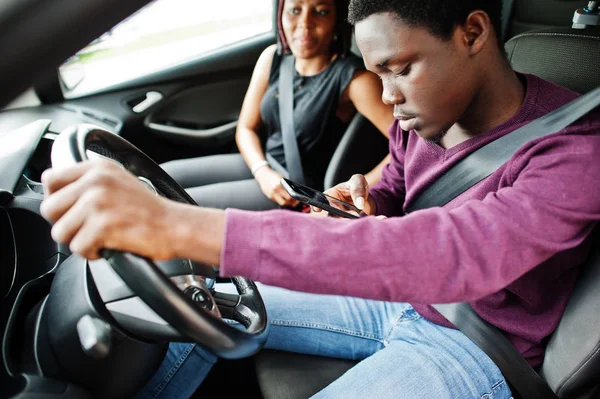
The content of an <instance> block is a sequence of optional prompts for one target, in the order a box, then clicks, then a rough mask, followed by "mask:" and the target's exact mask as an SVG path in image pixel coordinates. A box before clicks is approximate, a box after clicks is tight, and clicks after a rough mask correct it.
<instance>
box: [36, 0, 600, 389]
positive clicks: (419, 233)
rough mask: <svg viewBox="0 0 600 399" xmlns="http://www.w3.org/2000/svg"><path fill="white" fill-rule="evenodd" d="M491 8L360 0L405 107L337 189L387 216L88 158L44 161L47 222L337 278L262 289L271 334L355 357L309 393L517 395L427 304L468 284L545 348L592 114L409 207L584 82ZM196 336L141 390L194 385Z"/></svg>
mask: <svg viewBox="0 0 600 399" xmlns="http://www.w3.org/2000/svg"><path fill="white" fill-rule="evenodd" d="M500 8H501V2H500V1H499V0H497V1H489V0H471V1H464V0H431V1H423V0H395V1H387V0H352V2H351V5H350V12H349V19H350V22H351V23H353V24H355V28H356V39H357V43H358V46H359V48H360V50H361V52H362V54H363V56H364V60H365V64H366V66H367V68H368V69H369V70H371V71H373V72H375V73H376V74H378V75H379V76H380V78H381V79H382V82H383V87H384V93H383V101H384V102H386V103H388V104H393V106H394V115H395V117H396V119H397V121H395V122H394V124H393V125H392V127H391V129H390V153H391V162H390V164H389V166H388V167H386V169H385V171H384V173H383V178H382V181H381V182H380V183H379V184H378V185H376V186H375V187H373V188H371V189H370V190H368V188H367V187H366V183H365V181H364V178H363V177H362V176H354V177H353V178H352V179H351V180H350V182H348V183H344V184H341V185H339V186H337V187H335V188H334V189H332V190H331V191H330V194H332V195H336V196H338V197H339V198H342V199H346V200H353V201H354V203H355V204H356V205H357V206H359V208H361V209H363V210H364V212H365V213H366V214H367V215H384V216H387V219H384V220H378V219H377V218H375V217H364V218H361V219H360V220H356V221H349V220H339V219H333V218H312V217H309V216H306V215H302V214H297V213H292V212H286V211H270V212H264V213H252V212H244V211H237V210H228V211H226V212H222V211H217V210H210V209H204V208H194V207H190V206H186V205H181V204H175V203H172V202H169V201H168V200H166V199H163V198H157V197H153V196H152V195H150V194H148V193H146V191H145V190H146V189H145V188H143V187H141V185H138V184H134V183H133V182H134V181H135V179H134V178H133V177H132V176H130V175H128V174H127V173H126V172H124V171H121V170H120V169H119V168H118V167H113V166H111V165H108V164H92V163H85V164H79V165H77V166H75V167H73V168H70V169H68V170H61V171H49V172H47V173H45V174H44V176H43V181H44V184H45V187H46V190H47V193H48V194H49V197H48V198H47V199H46V201H45V202H44V203H43V205H42V212H43V214H44V215H45V217H47V218H48V219H50V220H52V221H56V223H55V225H54V227H53V230H52V234H53V237H54V238H55V239H56V240H57V241H61V242H70V245H71V249H72V250H73V251H75V252H78V253H81V254H82V255H84V256H86V257H88V258H91V259H93V258H97V257H98V250H99V249H101V248H114V249H120V250H125V251H130V252H134V253H138V254H141V255H144V256H147V257H149V258H152V259H166V258H171V257H179V258H193V259H195V260H198V261H201V262H206V263H212V264H220V267H221V273H222V274H223V275H244V276H246V277H249V278H252V279H254V280H257V281H261V282H263V283H266V284H271V285H278V286H281V287H284V288H289V289H293V290H295V291H302V292H309V293H314V294H334V295H341V296H333V295H314V294H313V295H309V294H303V293H300V292H292V291H287V290H282V289H278V288H272V287H262V289H261V293H262V295H263V297H264V299H265V303H266V306H267V310H268V312H269V318H270V321H271V323H272V328H271V334H270V337H269V340H268V342H267V346H268V347H272V348H278V349H283V350H290V351H296V352H304V353H311V354H321V355H325V356H334V357H344V358H351V359H357V360H362V361H361V362H360V363H359V364H358V365H357V366H355V367H354V368H353V369H351V370H350V371H349V372H347V373H346V374H344V376H342V377H341V378H340V379H338V380H337V381H335V382H334V383H333V384H331V385H330V386H328V387H327V388H325V389H324V390H323V391H321V392H320V393H319V394H317V397H361V396H362V397H377V398H388V397H389V398H392V397H393V398H399V397H407V398H414V397H444V398H446V397H447V398H459V397H460V398H466V397H494V398H509V397H510V396H511V393H510V389H509V387H508V386H507V383H506V381H505V380H504V377H503V376H502V374H501V373H500V371H499V370H498V368H497V367H496V366H495V365H494V364H493V362H492V361H491V360H490V359H489V358H488V357H487V356H486V355H485V354H484V353H483V352H482V351H481V350H480V349H479V348H477V347H476V346H475V345H474V344H473V343H471V342H470V341H469V340H468V339H467V338H466V337H465V336H464V335H463V334H462V333H461V332H460V331H457V330H455V329H453V328H452V325H451V324H450V323H448V321H447V320H445V319H444V318H443V317H442V316H441V315H440V314H438V313H437V312H436V311H435V310H434V309H433V308H431V307H430V306H428V305H427V304H431V303H443V302H458V301H469V302H470V303H471V304H472V306H473V308H474V309H475V310H476V311H477V313H479V315H481V316H482V317H483V318H484V319H486V320H487V321H488V322H490V323H491V324H493V325H496V326H497V327H499V328H500V329H501V330H503V331H504V332H505V334H506V335H507V337H508V338H509V339H510V340H511V342H512V343H513V344H514V345H515V346H516V347H517V349H518V350H519V351H520V352H521V353H522V354H523V356H524V357H525V358H526V359H527V360H528V361H529V362H530V364H531V365H532V366H534V367H535V366H539V365H540V364H541V362H542V360H543V354H544V343H545V339H546V338H547V337H548V336H549V335H550V334H551V333H552V332H553V331H554V329H555V328H556V325H557V323H558V321H559V320H560V317H561V315H562V313H563V311H564V307H565V306H566V302H567V300H568V298H569V295H570V292H571V289H572V287H573V285H574V283H575V281H576V279H577V276H578V273H579V265H581V263H582V262H583V261H584V260H585V258H586V257H587V255H588V252H589V248H590V240H589V239H588V237H589V233H590V232H591V231H592V229H593V228H594V226H595V224H596V221H597V220H598V219H599V218H600V200H599V198H600V192H599V191H600V184H599V183H600V168H599V167H598V166H599V165H598V163H599V159H600V158H599V154H600V136H599V135H598V134H597V133H598V132H600V118H599V117H598V115H597V114H595V115H592V116H589V117H587V118H584V119H583V120H582V121H580V122H577V123H575V124H574V125H572V126H571V127H569V128H567V129H565V130H563V131H561V132H558V133H556V134H553V135H550V136H548V137H546V138H543V139H538V140H535V141H533V142H531V143H528V144H527V145H525V146H524V147H523V148H521V149H520V150H519V151H518V152H517V153H516V154H515V155H514V157H513V158H512V159H511V160H510V161H509V162H507V163H506V164H505V165H503V166H502V167H500V169H499V170H498V171H497V172H495V173H494V174H492V175H491V176H489V177H488V178H487V179H485V180H484V181H482V182H480V183H479V184H478V185H476V186H475V187H473V188H471V189H470V190H468V191H467V192H466V193H464V194H462V195H461V196H459V197H457V198H456V199H454V200H453V201H452V202H451V203H449V204H447V205H446V206H444V207H443V208H432V209H427V210H422V211H418V212H414V213H412V214H410V215H407V216H402V215H403V213H404V209H405V207H406V205H407V204H409V203H411V201H413V200H414V199H415V198H416V197H417V196H418V195H419V194H420V193H421V192H422V191H423V189H424V188H426V187H427V186H428V185H430V184H431V183H432V182H433V181H435V179H436V178H438V177H439V176H440V175H441V174H443V173H444V171H446V170H448V168H450V167H451V166H453V165H454V164H456V162H458V161H459V160H460V159H462V158H464V157H465V156H466V155H468V154H469V153H471V152H473V151H474V150H476V149H477V148H479V147H481V146H482V145H484V144H487V143H489V142H491V141H493V140H495V139H497V138H499V137H502V136H504V135H506V134H508V133H509V132H511V131H513V130H515V129H516V128H518V127H520V126H522V125H523V124H525V123H527V122H529V121H531V120H534V119H536V118H538V117H540V116H542V115H544V114H546V113H548V112H549V111H551V110H552V109H555V108H557V107H559V106H560V105H562V104H565V103H567V102H569V101H570V100H572V99H574V98H575V97H576V96H577V95H576V94H575V93H573V92H571V91H569V90H567V89H564V88H561V87H558V86H555V85H553V84H551V83H549V82H546V81H543V80H541V79H539V78H536V77H534V76H530V75H519V74H516V73H515V72H514V71H512V69H511V68H510V66H509V64H508V62H507V61H506V59H505V57H504V55H503V53H502V50H501V46H500V44H499V39H498V34H497V32H498V30H499V29H498V28H499V26H500ZM595 133H596V134H595ZM138 186H139V187H138ZM108 193H110V195H106V194H108ZM133 231H135V234H132V232H133ZM357 298H367V299H357ZM405 302H410V303H411V304H412V305H409V304H407V303H405ZM177 348H179V349H177ZM190 348H191V347H190V346H187V347H186V349H185V350H182V349H181V347H177V346H173V345H172V349H173V350H174V351H175V352H174V353H176V354H178V355H180V357H179V358H177V357H175V358H174V359H172V360H171V361H165V363H163V366H162V367H161V370H159V372H158V373H157V374H156V375H155V378H154V379H153V380H152V381H151V382H150V383H149V384H148V386H147V387H146V388H145V390H144V391H143V392H142V394H143V395H146V394H147V395H150V394H151V395H161V394H162V395H164V396H171V395H175V394H176V393H178V394H180V395H184V394H185V395H189V394H190V393H191V392H193V390H194V389H195V386H196V385H195V384H199V382H200V381H201V380H202V378H203V377H204V375H205V374H206V370H207V369H208V368H209V367H210V362H212V361H214V356H213V357H212V358H211V355H210V354H207V353H206V352H205V351H203V350H202V349H201V348H196V351H195V352H194V353H192V354H190V353H191V349H190ZM169 362H171V363H169ZM175 364H176V366H175ZM181 364H183V366H181V367H180V365H181ZM188 364H189V366H188ZM207 365H208V366H207ZM178 370H179V371H178ZM182 370H187V372H183V371H182ZM178 375H179V376H180V377H178ZM167 382H170V383H167ZM182 385H186V386H188V388H189V389H190V391H188V392H182V391H181V390H177V389H181V387H182ZM175 388H177V389H175ZM171 389H173V390H171ZM176 391H177V392H176Z"/></svg>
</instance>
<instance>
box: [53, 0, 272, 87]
mask: <svg viewBox="0 0 600 399" xmlns="http://www.w3.org/2000/svg"><path fill="white" fill-rule="evenodd" d="M272 7H273V5H272V1H271V0H253V1H247V0H228V1H220V2H211V3H210V6H208V5H207V3H206V2H202V1H197V0H156V1H154V2H152V3H150V4H149V5H148V6H146V7H144V8H143V9H141V10H140V11H138V12H137V13H135V14H133V15H132V16H131V17H129V18H127V19H126V20H124V21H123V22H121V23H120V24H118V25H117V26H115V27H114V28H113V29H111V30H110V31H108V32H106V33H105V34H103V35H102V36H100V37H99V38H98V39H96V40H94V41H93V42H92V43H90V44H89V45H88V46H86V47H85V48H83V49H82V50H80V51H79V52H78V53H77V54H75V55H74V56H73V57H71V58H69V59H68V60H67V61H66V62H65V63H64V64H63V65H62V66H61V67H60V69H59V73H60V78H61V82H62V86H63V92H64V95H65V97H66V98H74V97H79V96H82V95H85V94H89V93H92V92H95V91H98V90H101V89H104V88H107V87H110V86H113V85H116V84H119V83H123V82H126V81H129V80H132V79H135V78H139V77H141V76H145V75H148V74H151V73H153V72H156V71H160V70H163V69H165V68H168V67H171V66H175V65H180V64H183V63H185V62H187V61H190V60H193V59H195V58H197V57H198V56H199V55H201V54H204V53H206V52H208V51H210V50H214V49H217V48H219V47H223V46H225V45H227V44H231V43H234V42H237V41H241V40H243V39H247V38H249V37H252V36H256V35H259V34H263V33H266V32H271V30H272V16H271V13H272Z"/></svg>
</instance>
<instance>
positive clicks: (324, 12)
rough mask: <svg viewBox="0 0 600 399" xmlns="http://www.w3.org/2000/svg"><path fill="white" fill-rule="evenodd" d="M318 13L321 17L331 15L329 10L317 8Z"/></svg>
mask: <svg viewBox="0 0 600 399" xmlns="http://www.w3.org/2000/svg"><path fill="white" fill-rule="evenodd" d="M317 15H318V16H320V17H324V16H326V15H329V10H317Z"/></svg>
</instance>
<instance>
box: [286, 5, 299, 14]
mask: <svg viewBox="0 0 600 399" xmlns="http://www.w3.org/2000/svg"><path fill="white" fill-rule="evenodd" d="M288 12H289V13H290V14H292V15H298V14H300V9H299V8H298V7H290V8H288Z"/></svg>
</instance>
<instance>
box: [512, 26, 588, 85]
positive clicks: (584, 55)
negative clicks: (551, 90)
mask: <svg viewBox="0 0 600 399" xmlns="http://www.w3.org/2000/svg"><path fill="white" fill-rule="evenodd" d="M505 48H506V51H507V55H508V59H509V61H510V63H511V65H512V66H513V68H514V69H515V70H517V71H519V72H526V73H532V74H534V75H537V76H539V77H541V78H543V79H546V80H549V81H551V82H554V83H556V84H559V85H561V86H564V87H568V88H569V89H571V90H575V91H577V92H579V93H585V92H587V91H590V90H591V89H593V88H596V87H598V86H600V73H599V72H600V27H588V28H586V29H571V28H553V29H542V30H537V31H533V32H527V33H524V34H522V35H518V36H516V37H514V38H512V39H510V40H509V41H508V42H507V43H506V46H505Z"/></svg>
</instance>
